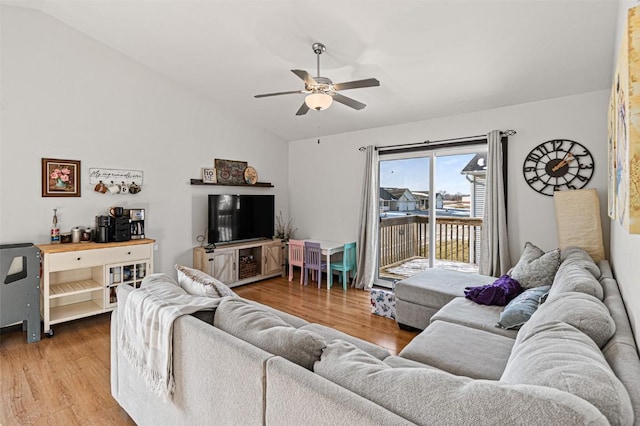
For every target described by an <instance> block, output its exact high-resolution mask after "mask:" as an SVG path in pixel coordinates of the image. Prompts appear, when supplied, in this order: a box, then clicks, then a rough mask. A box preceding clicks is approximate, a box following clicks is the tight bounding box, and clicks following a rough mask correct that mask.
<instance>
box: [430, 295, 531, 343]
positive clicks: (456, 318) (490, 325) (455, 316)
mask: <svg viewBox="0 0 640 426" xmlns="http://www.w3.org/2000/svg"><path fill="white" fill-rule="evenodd" d="M502 309H504V308H503V307H502V306H486V305H478V304H477V303H475V302H472V301H471V300H469V299H465V298H464V297H456V298H455V299H453V300H452V301H451V302H449V303H447V304H446V305H444V307H443V308H442V309H440V310H439V311H438V312H436V314H435V315H433V316H432V317H431V322H432V323H433V322H435V321H445V322H452V323H454V324H460V325H464V326H465V327H471V328H477V329H478V330H484V331H488V332H489V333H494V334H499V335H501V336H506V337H510V338H512V339H514V338H515V337H516V334H517V333H518V330H506V329H504V328H500V327H496V323H497V322H498V319H499V318H500V312H502Z"/></svg>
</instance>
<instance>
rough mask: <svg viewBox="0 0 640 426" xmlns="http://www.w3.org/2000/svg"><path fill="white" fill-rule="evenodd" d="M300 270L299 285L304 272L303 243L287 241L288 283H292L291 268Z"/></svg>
mask: <svg viewBox="0 0 640 426" xmlns="http://www.w3.org/2000/svg"><path fill="white" fill-rule="evenodd" d="M294 266H297V267H299V268H300V284H302V273H303V271H304V241H300V240H289V281H293V267H294Z"/></svg>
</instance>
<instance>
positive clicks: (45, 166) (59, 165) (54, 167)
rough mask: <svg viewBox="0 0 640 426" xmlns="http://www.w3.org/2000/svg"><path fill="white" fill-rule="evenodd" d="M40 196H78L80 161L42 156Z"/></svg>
mask: <svg viewBox="0 0 640 426" xmlns="http://www.w3.org/2000/svg"><path fill="white" fill-rule="evenodd" d="M42 196H43V197H79V196H80V161H76V160H57V159H54V158H43V159H42Z"/></svg>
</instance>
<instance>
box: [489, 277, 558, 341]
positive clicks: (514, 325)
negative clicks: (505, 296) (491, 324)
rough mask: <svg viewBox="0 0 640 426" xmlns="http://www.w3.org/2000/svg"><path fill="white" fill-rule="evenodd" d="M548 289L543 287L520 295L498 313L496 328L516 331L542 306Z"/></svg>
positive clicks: (548, 287) (545, 286) (531, 289)
mask: <svg viewBox="0 0 640 426" xmlns="http://www.w3.org/2000/svg"><path fill="white" fill-rule="evenodd" d="M550 288H551V286H550V285H543V286H540V287H534V288H530V289H528V290H525V291H524V292H522V293H520V294H519V295H518V296H516V297H515V298H514V299H513V300H512V301H511V302H509V304H508V305H507V306H505V308H504V310H503V311H502V312H501V313H500V319H499V320H498V323H497V324H496V327H500V328H506V329H513V330H518V329H519V328H520V327H521V326H522V324H524V323H525V322H527V321H528V320H529V318H531V315H533V313H534V312H535V311H536V309H538V307H539V306H540V305H542V303H543V301H544V298H545V295H546V294H548V293H549V289H550Z"/></svg>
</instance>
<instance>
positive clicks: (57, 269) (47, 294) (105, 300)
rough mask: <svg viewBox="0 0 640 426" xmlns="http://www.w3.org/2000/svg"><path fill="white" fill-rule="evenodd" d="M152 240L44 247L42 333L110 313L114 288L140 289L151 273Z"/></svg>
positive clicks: (44, 245) (41, 280) (49, 332)
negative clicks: (85, 318)
mask: <svg viewBox="0 0 640 426" xmlns="http://www.w3.org/2000/svg"><path fill="white" fill-rule="evenodd" d="M154 242H155V241H154V240H151V239H142V240H132V241H126V242H118V243H105V244H100V243H76V244H43V245H39V246H38V248H39V249H40V252H41V259H42V275H41V277H40V284H41V285H40V289H41V290H40V291H41V303H40V309H41V314H42V318H43V320H44V331H45V334H46V335H47V336H49V337H51V336H53V329H52V328H51V326H52V325H53V324H58V323H61V322H65V321H71V320H74V319H78V318H84V317H87V316H91V315H96V314H100V313H103V312H108V311H111V310H113V309H114V308H115V307H116V305H117V300H116V299H115V290H116V288H117V286H118V285H122V284H127V285H131V286H133V287H136V288H137V287H139V286H140V283H141V282H142V279H143V278H144V277H145V276H146V275H147V274H150V273H152V272H153V243H154Z"/></svg>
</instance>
